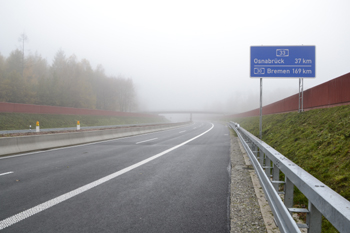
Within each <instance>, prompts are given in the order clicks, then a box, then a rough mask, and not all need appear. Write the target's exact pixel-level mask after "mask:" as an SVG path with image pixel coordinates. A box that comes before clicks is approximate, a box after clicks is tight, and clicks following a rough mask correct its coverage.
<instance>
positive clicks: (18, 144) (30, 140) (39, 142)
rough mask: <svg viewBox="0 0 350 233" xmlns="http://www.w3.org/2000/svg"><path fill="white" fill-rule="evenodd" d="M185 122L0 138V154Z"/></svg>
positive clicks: (129, 134) (57, 145) (49, 147)
mask: <svg viewBox="0 0 350 233" xmlns="http://www.w3.org/2000/svg"><path fill="white" fill-rule="evenodd" d="M186 124H189V122H184V123H172V124H162V125H145V126H132V127H119V128H115V129H105V130H93V131H79V132H73V133H55V134H42V135H30V136H21V137H6V138H0V148H1V149H0V156H3V155H10V154H18V153H24V152H29V151H37V150H44V149H51V148H57V147H64V146H72V145H78V144H84V143H89V142H96V141H104V140H109V139H114V138H121V137H127V136H133V135H138V134H145V133H151V132H156V131H161V130H166V129H171V128H175V127H179V126H182V125H186Z"/></svg>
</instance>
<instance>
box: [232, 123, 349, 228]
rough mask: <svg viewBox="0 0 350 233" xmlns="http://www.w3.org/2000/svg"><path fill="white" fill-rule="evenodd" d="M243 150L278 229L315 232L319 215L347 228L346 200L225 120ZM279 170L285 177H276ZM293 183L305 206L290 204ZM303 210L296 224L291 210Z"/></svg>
mask: <svg viewBox="0 0 350 233" xmlns="http://www.w3.org/2000/svg"><path fill="white" fill-rule="evenodd" d="M229 125H230V127H231V128H232V129H233V130H234V131H235V132H236V133H237V135H238V137H239V139H240V141H241V142H242V144H243V146H244V149H245V150H246V152H247V154H248V156H249V158H250V160H251V162H252V164H253V166H254V169H255V171H256V173H257V176H258V178H259V180H260V183H261V186H262V188H263V190H264V193H265V196H266V199H267V201H268V202H269V205H270V207H271V210H272V212H273V214H274V218H275V220H276V223H277V225H278V227H279V229H280V231H281V232H300V228H307V229H308V232H312V233H319V232H321V226H322V224H321V223H322V215H323V216H324V217H325V218H326V219H328V221H329V222H330V223H331V224H332V225H333V226H334V227H335V228H336V229H337V230H338V231H340V232H350V202H349V201H347V200H346V199H345V198H343V197H342V196H341V195H339V194H338V193H336V192H335V191H333V190H332V189H331V188H329V187H328V186H327V185H325V184H323V183H322V182H321V181H319V180H318V179H316V178H315V177H314V176H312V175H311V174H309V173H307V172H306V171H305V170H303V169H302V168H301V167H299V166H298V165H296V164H295V163H293V162H292V161H291V160H289V159H288V158H286V157H285V156H283V155H282V154H281V153H279V152H278V151H276V150H275V149H273V148H272V147H271V146H269V145H268V144H266V143H265V142H263V141H262V140H260V139H258V138H257V137H255V136H254V135H252V134H251V133H249V132H248V131H246V130H245V129H243V128H242V127H240V126H239V124H237V123H235V122H232V121H231V122H230V123H229ZM280 172H282V173H283V174H284V176H285V180H280ZM294 186H296V187H297V188H298V189H299V190H300V191H301V192H302V193H303V194H304V196H305V197H306V198H307V199H308V207H307V208H294V207H293V206H294V202H293V195H294ZM281 197H282V198H281ZM295 212H299V213H306V224H297V223H296V222H295V221H294V219H293V217H292V213H295Z"/></svg>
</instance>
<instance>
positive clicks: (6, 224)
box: [0, 124, 214, 230]
mask: <svg viewBox="0 0 350 233" xmlns="http://www.w3.org/2000/svg"><path fill="white" fill-rule="evenodd" d="M213 128H214V125H213V124H212V126H211V128H210V129H208V130H207V131H205V132H203V133H201V134H199V135H197V136H195V137H193V138H191V139H189V140H187V141H185V142H183V143H181V144H179V145H176V146H174V147H172V148H170V149H168V150H165V151H163V152H161V153H159V154H156V155H154V156H152V157H149V158H148V159H145V160H142V161H141V162H138V163H136V164H134V165H131V166H129V167H126V168H124V169H122V170H120V171H117V172H115V173H112V174H110V175H108V176H105V177H103V178H101V179H98V180H96V181H94V182H91V183H89V184H87V185H84V186H82V187H80V188H77V189H75V190H73V191H70V192H68V193H65V194H63V195H61V196H58V197H56V198H53V199H51V200H49V201H46V202H44V203H42V204H39V205H37V206H34V207H32V208H30V209H28V210H25V211H22V212H20V213H18V214H16V215H13V216H11V217H8V218H6V219H4V220H2V221H0V230H2V229H5V228H7V227H9V226H11V225H13V224H16V223H18V222H20V221H22V220H24V219H26V218H29V217H30V216H33V215H35V214H37V213H40V212H41V211H44V210H46V209H48V208H51V207H53V206H55V205H57V204H59V203H61V202H63V201H66V200H68V199H70V198H72V197H75V196H77V195H79V194H81V193H83V192H86V191H88V190H90V189H92V188H94V187H96V186H98V185H101V184H103V183H105V182H107V181H109V180H111V179H113V178H116V177H118V176H120V175H122V174H124V173H126V172H129V171H131V170H133V169H135V168H137V167H139V166H142V165H144V164H146V163H148V162H150V161H152V160H154V159H157V158H159V157H161V156H163V155H165V154H167V153H169V152H171V151H173V150H175V149H177V148H179V147H181V146H183V145H185V144H187V143H189V142H191V141H193V140H195V139H197V138H199V137H201V136H203V135H204V134H206V133H208V132H209V131H210V130H212V129H213Z"/></svg>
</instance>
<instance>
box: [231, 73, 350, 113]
mask: <svg viewBox="0 0 350 233" xmlns="http://www.w3.org/2000/svg"><path fill="white" fill-rule="evenodd" d="M298 98H299V94H295V95H292V96H290V97H287V98H285V99H282V100H280V101H277V102H275V103H272V104H269V105H266V106H264V107H263V110H262V114H263V115H268V114H274V113H283V112H292V111H298V109H299V103H298ZM344 104H350V73H347V74H345V75H342V76H340V77H338V78H335V79H332V80H330V81H328V82H325V83H322V84H320V85H318V86H315V87H313V88H310V89H308V90H306V91H304V110H306V111H307V110H310V109H313V108H327V107H332V106H337V105H344ZM259 111H260V109H259V108H257V109H254V110H251V111H248V112H243V113H239V114H235V115H232V116H230V117H248V116H258V115H259V114H260V113H259Z"/></svg>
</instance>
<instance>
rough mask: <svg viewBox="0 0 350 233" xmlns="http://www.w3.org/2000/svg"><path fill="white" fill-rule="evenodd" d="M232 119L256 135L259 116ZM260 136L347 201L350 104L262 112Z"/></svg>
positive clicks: (303, 202) (349, 190) (297, 201)
mask: <svg viewBox="0 0 350 233" xmlns="http://www.w3.org/2000/svg"><path fill="white" fill-rule="evenodd" d="M232 120H233V121H236V122H238V123H239V124H240V125H241V126H242V127H243V128H245V129H246V130H248V131H249V132H251V133H252V134H254V135H255V136H258V135H259V117H247V118H237V119H232ZM263 140H264V141H265V142H266V143H268V144H269V145H270V146H272V147H273V148H275V149H276V150H278V151H279V152H280V153H282V154H283V155H284V156H286V157H288V158H289V159H290V160H292V161H293V162H295V163H296V164H298V165H299V166H300V167H302V168H303V169H304V170H306V171H307V172H309V173H310V174H312V175H313V176H315V177H316V178H317V179H319V180H320V181H322V182H323V183H325V184H326V185H328V186H329V187H330V188H332V189H333V190H335V191H336V192H337V193H339V194H340V195H342V196H343V197H344V198H346V199H347V200H349V201H350V188H349V187H350V171H349V169H350V105H345V106H339V107H332V108H324V109H315V110H310V111H307V112H303V113H297V112H291V113H284V114H274V115H267V116H263ZM295 204H297V205H301V206H303V205H305V206H307V201H306V199H305V198H304V197H303V195H302V194H301V193H300V192H299V191H298V190H296V191H295ZM326 225H327V224H326ZM326 229H327V230H326ZM325 230H326V231H325ZM323 232H335V231H333V230H331V229H330V228H328V227H327V226H325V225H324V230H323Z"/></svg>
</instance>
